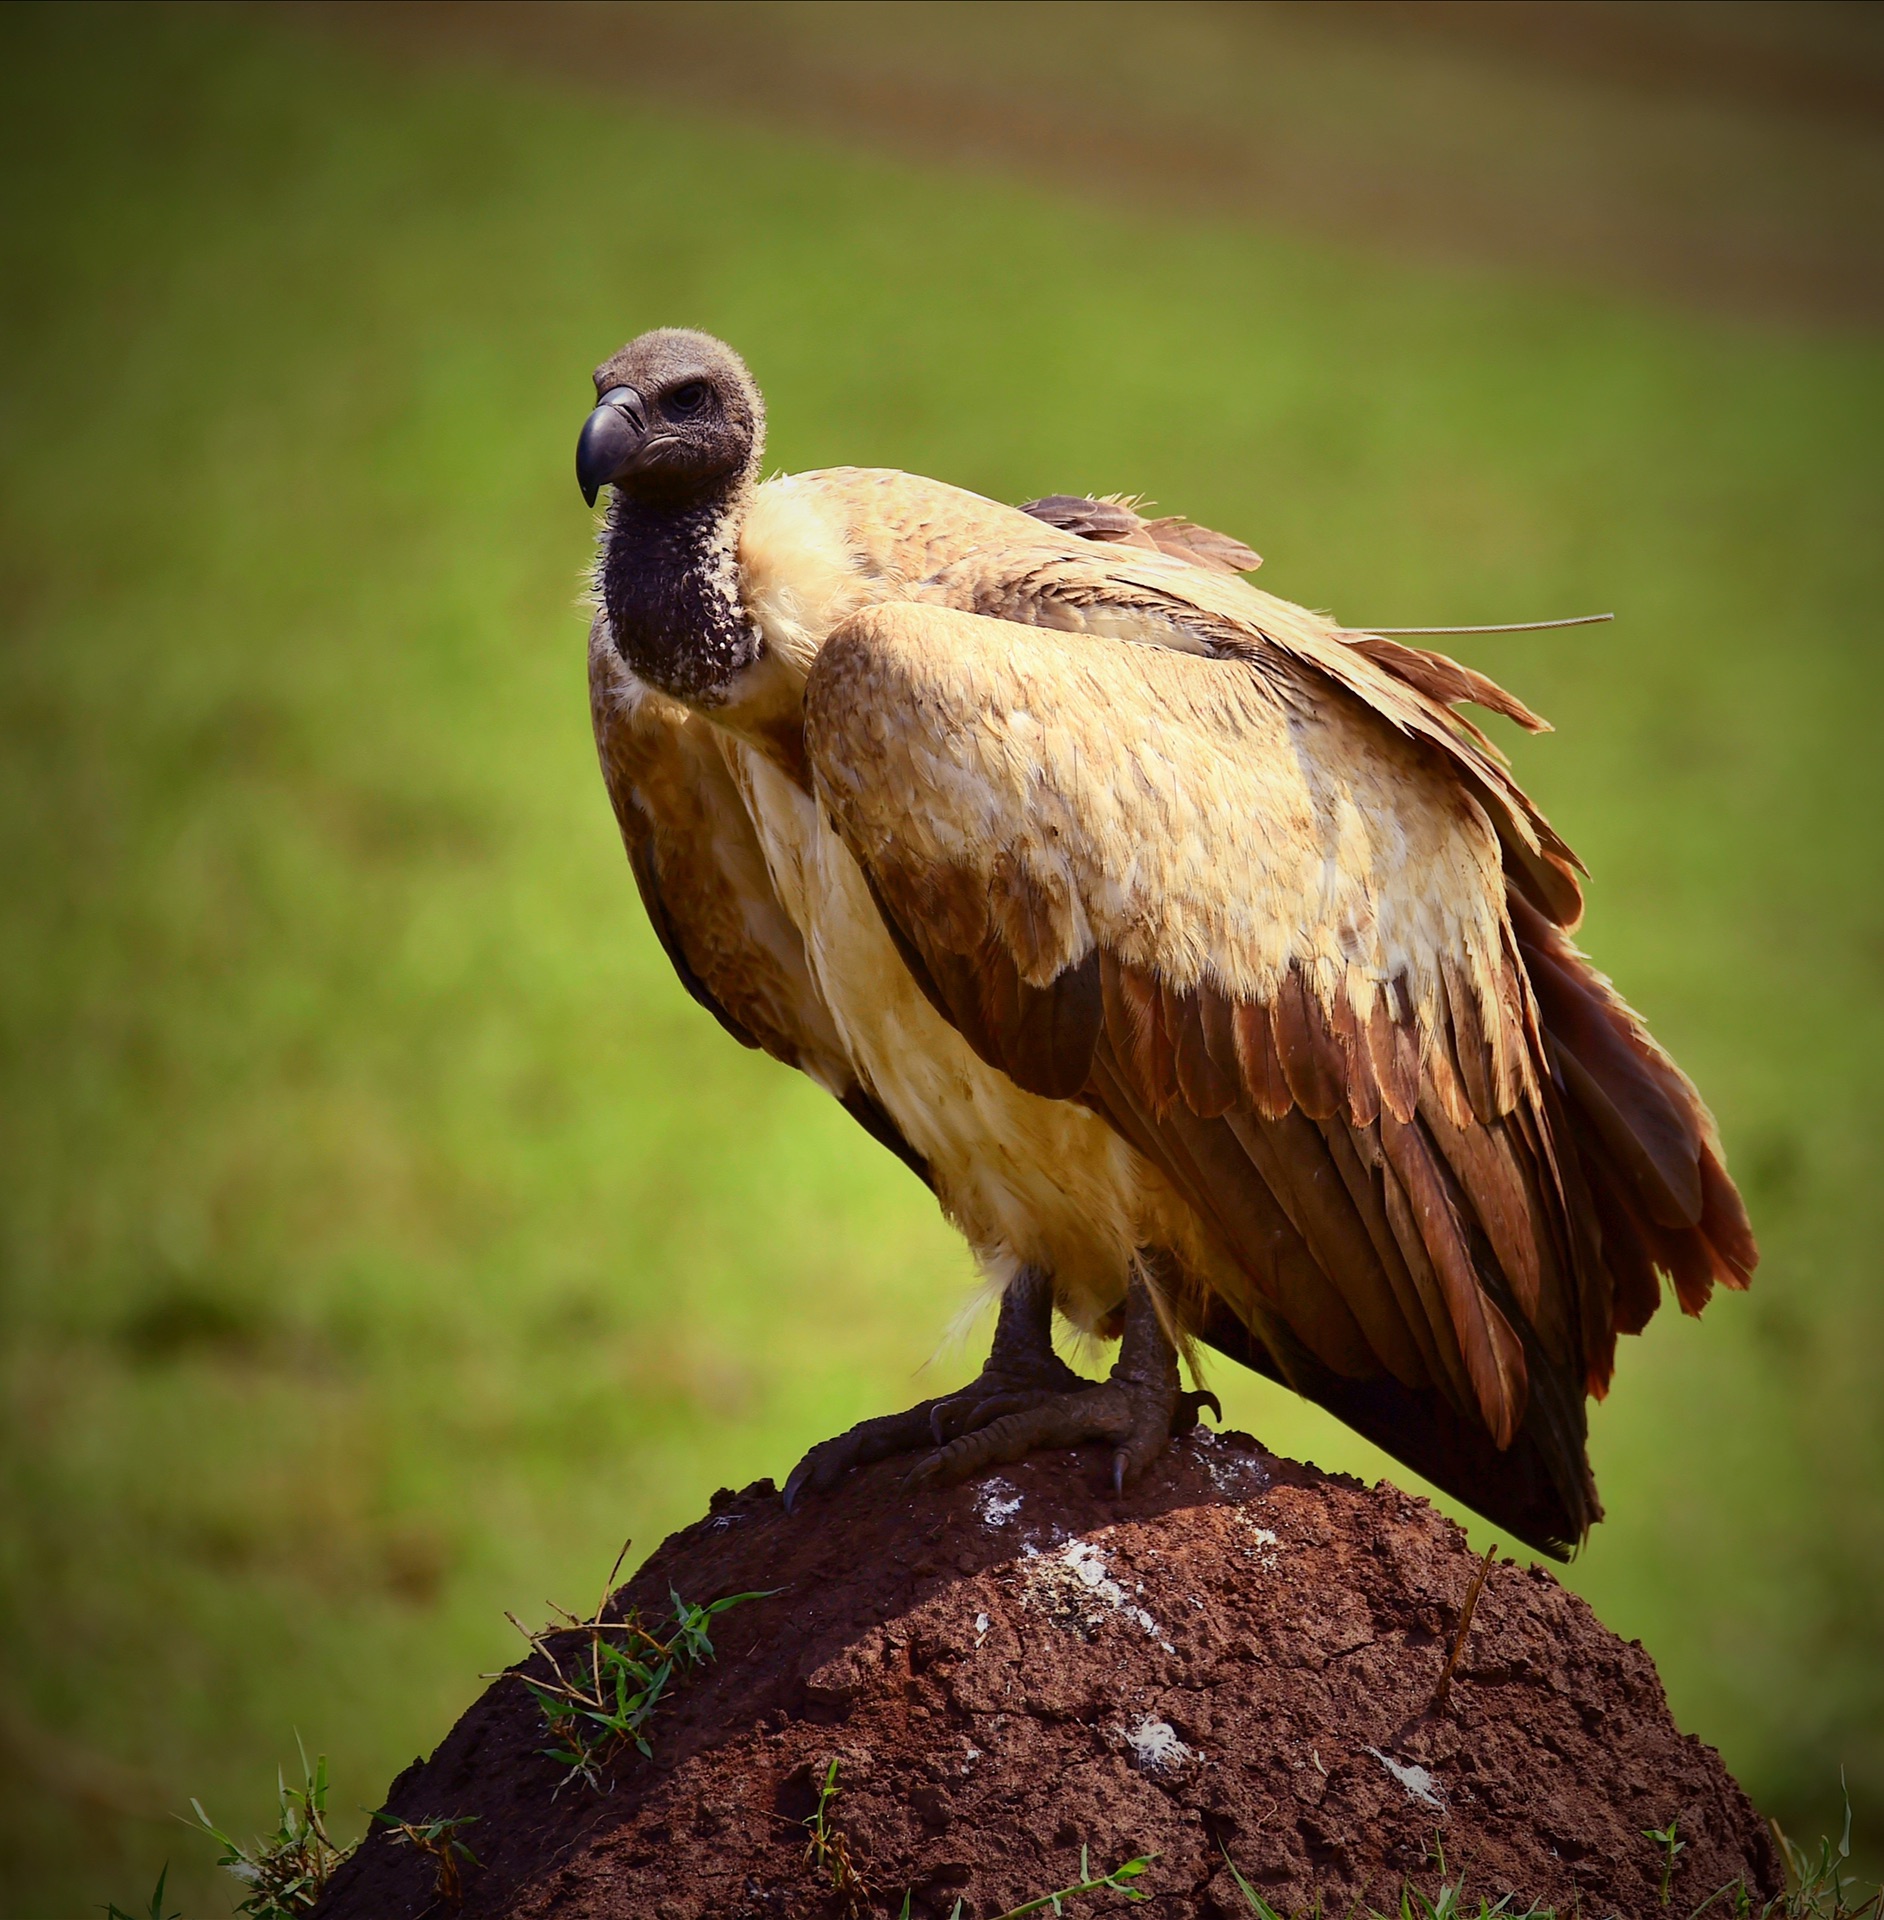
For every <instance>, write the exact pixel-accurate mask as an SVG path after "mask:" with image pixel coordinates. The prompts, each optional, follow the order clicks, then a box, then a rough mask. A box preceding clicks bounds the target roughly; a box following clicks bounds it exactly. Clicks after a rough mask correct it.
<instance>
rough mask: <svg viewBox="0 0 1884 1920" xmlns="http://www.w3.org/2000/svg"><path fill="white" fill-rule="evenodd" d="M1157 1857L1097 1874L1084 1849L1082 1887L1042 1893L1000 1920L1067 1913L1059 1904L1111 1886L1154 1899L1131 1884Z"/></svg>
mask: <svg viewBox="0 0 1884 1920" xmlns="http://www.w3.org/2000/svg"><path fill="white" fill-rule="evenodd" d="M1157 1857H1158V1856H1157V1855H1156V1854H1155V1853H1141V1854H1140V1855H1139V1856H1138V1858H1137V1859H1136V1860H1128V1861H1126V1863H1125V1864H1124V1866H1122V1867H1114V1868H1113V1869H1112V1871H1111V1872H1110V1873H1101V1874H1095V1873H1094V1872H1093V1870H1092V1863H1091V1861H1090V1860H1089V1859H1088V1858H1087V1855H1086V1849H1085V1848H1084V1847H1081V1848H1080V1850H1079V1884H1078V1885H1077V1886H1073V1887H1062V1888H1061V1889H1060V1890H1059V1892H1058V1893H1043V1894H1042V1895H1041V1896H1040V1898H1039V1899H1038V1900H1029V1901H1028V1902H1027V1903H1026V1905H1025V1906H1019V1907H1010V1908H1009V1909H1008V1911H1007V1912H1006V1913H1004V1914H1002V1915H1001V1916H1000V1920H1022V1916H1023V1915H1024V1914H1029V1913H1041V1912H1045V1911H1051V1912H1053V1913H1056V1914H1057V1913H1064V1912H1065V1911H1066V1909H1065V1908H1064V1907H1063V1906H1062V1905H1061V1904H1060V1903H1061V1902H1062V1901H1064V1900H1072V1899H1076V1898H1077V1897H1078V1896H1079V1895H1080V1894H1082V1893H1103V1892H1104V1891H1105V1890H1106V1889H1107V1888H1108V1887H1109V1888H1111V1889H1112V1891H1113V1892H1115V1893H1122V1894H1124V1896H1125V1897H1126V1899H1128V1900H1132V1901H1138V1900H1149V1899H1150V1898H1151V1896H1150V1894H1148V1893H1141V1892H1140V1891H1139V1890H1138V1888H1136V1887H1135V1886H1133V1885H1132V1882H1133V1881H1134V1880H1136V1879H1137V1878H1138V1876H1139V1875H1140V1874H1141V1873H1143V1872H1144V1871H1145V1869H1146V1868H1147V1867H1148V1866H1150V1865H1151V1863H1152V1862H1153V1861H1154V1860H1155V1859H1157ZM961 1910H962V1903H961V1902H960V1901H959V1900H958V1901H956V1903H955V1912H956V1914H959V1913H960V1912H961ZM950 1920H954V1915H951V1916H950Z"/></svg>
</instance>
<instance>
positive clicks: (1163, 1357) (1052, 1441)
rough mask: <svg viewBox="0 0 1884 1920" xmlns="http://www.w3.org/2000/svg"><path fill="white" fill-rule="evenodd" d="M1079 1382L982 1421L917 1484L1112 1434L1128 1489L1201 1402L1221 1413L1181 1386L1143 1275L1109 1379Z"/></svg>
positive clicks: (1117, 1487)
mask: <svg viewBox="0 0 1884 1920" xmlns="http://www.w3.org/2000/svg"><path fill="white" fill-rule="evenodd" d="M1069 1371H1070V1369H1069ZM1073 1380H1074V1384H1073V1385H1072V1386H1070V1387H1064V1388H1060V1389H1058V1390H1055V1391H1049V1392H1042V1393H1034V1394H1029V1395H1027V1396H1026V1397H1025V1400H1024V1401H1023V1403H1022V1404H1019V1405H1016V1406H1014V1407H1013V1408H1012V1410H1011V1411H1005V1412H1002V1413H1001V1414H1000V1416H999V1417H998V1418H994V1419H990V1420H988V1421H986V1423H985V1424H983V1423H977V1425H976V1427H975V1428H974V1430H973V1431H971V1432H965V1433H963V1434H962V1435H961V1436H960V1438H958V1439H954V1440H951V1441H950V1442H949V1443H948V1444H947V1445H946V1446H944V1447H942V1448H940V1449H939V1450H938V1451H936V1452H935V1453H932V1454H931V1455H930V1456H929V1457H928V1459H926V1460H924V1461H923V1462H922V1463H921V1464H920V1465H919V1466H917V1467H916V1469H915V1470H914V1471H913V1472H912V1473H911V1474H910V1476H909V1478H910V1482H911V1484H912V1485H917V1486H920V1485H923V1484H925V1483H927V1482H931V1481H936V1480H943V1481H953V1480H966V1479H969V1478H971V1477H972V1476H973V1475H975V1474H977V1473H980V1472H982V1471H984V1470H985V1469H986V1468H988V1467H994V1466H1005V1465H1007V1464H1008V1463H1009V1462H1011V1461H1014V1460H1020V1459H1023V1458H1024V1457H1025V1456H1026V1455H1028V1454H1030V1453H1040V1452H1045V1451H1048V1450H1051V1449H1054V1448H1059V1447H1077V1446H1082V1445H1084V1444H1085V1443H1086V1442H1088V1441H1092V1440H1109V1441H1110V1442H1111V1443H1112V1485H1113V1489H1114V1491H1115V1492H1116V1491H1122V1490H1123V1489H1124V1487H1125V1485H1126V1483H1127V1482H1128V1481H1130V1480H1133V1479H1135V1478H1136V1477H1137V1476H1138V1475H1139V1474H1140V1473H1142V1472H1143V1471H1144V1469H1145V1468H1146V1467H1147V1466H1149V1465H1150V1464H1151V1462H1152V1461H1153V1460H1155V1459H1156V1458H1157V1457H1158V1455H1159V1454H1161V1453H1162V1452H1163V1451H1164V1450H1165V1448H1166V1447H1167V1446H1168V1445H1169V1444H1170V1443H1171V1441H1172V1440H1173V1439H1174V1438H1175V1437H1176V1436H1177V1435H1178V1434H1181V1433H1189V1432H1190V1430H1191V1429H1192V1428H1193V1427H1194V1426H1196V1424H1197V1416H1198V1412H1199V1410H1200V1409H1201V1408H1204V1407H1208V1408H1210V1410H1211V1412H1212V1413H1213V1414H1215V1415H1216V1417H1217V1418H1218V1419H1219V1420H1221V1419H1222V1418H1223V1409H1222V1408H1221V1407H1220V1406H1219V1405H1218V1402H1217V1396H1216V1395H1215V1394H1214V1393H1211V1392H1209V1391H1207V1390H1206V1391H1200V1392H1196V1393H1186V1392H1185V1391H1183V1389H1181V1388H1180V1387H1179V1385H1178V1364H1177V1350H1176V1349H1175V1348H1174V1347H1173V1346H1172V1344H1171V1342H1170V1341H1169V1340H1168V1339H1167V1338H1166V1337H1165V1331H1164V1328H1163V1327H1162V1326H1161V1325H1160V1324H1159V1322H1158V1311H1157V1308H1156V1307H1155V1306H1154V1305H1153V1304H1152V1298H1151V1291H1150V1289H1149V1288H1148V1287H1147V1286H1146V1285H1145V1283H1144V1281H1143V1280H1142V1279H1140V1278H1139V1277H1138V1276H1137V1275H1134V1276H1133V1278H1132V1283H1131V1289H1130V1291H1129V1292H1128V1293H1127V1295H1126V1300H1125V1334H1124V1338H1123V1339H1122V1340H1121V1341H1120V1342H1119V1358H1118V1363H1117V1365H1116V1366H1114V1367H1113V1369H1112V1373H1111V1376H1110V1378H1108V1379H1106V1380H1101V1381H1085V1380H1080V1379H1079V1377H1078V1376H1077V1375H1074V1376H1073ZM982 1404H983V1407H984V1408H985V1407H986V1406H987V1405H988V1403H987V1402H984V1403H982Z"/></svg>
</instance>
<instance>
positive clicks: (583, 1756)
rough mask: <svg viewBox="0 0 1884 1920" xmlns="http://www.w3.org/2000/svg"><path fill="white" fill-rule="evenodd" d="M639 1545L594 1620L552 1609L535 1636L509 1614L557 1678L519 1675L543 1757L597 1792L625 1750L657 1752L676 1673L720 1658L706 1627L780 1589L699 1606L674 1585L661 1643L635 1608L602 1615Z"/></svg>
mask: <svg viewBox="0 0 1884 1920" xmlns="http://www.w3.org/2000/svg"><path fill="white" fill-rule="evenodd" d="M632 1544H633V1543H632V1542H628V1541H624V1542H623V1544H622V1550H621V1552H620V1553H618V1554H617V1555H616V1556H615V1564H614V1566H613V1567H611V1568H610V1569H609V1575H608V1578H607V1580H605V1581H604V1582H603V1584H602V1597H601V1599H600V1600H598V1601H597V1602H596V1607H595V1611H594V1613H592V1614H590V1615H589V1616H588V1618H587V1619H584V1618H582V1617H581V1616H579V1615H577V1614H573V1613H571V1612H569V1611H568V1609H567V1608H564V1607H555V1606H553V1607H552V1608H551V1611H552V1612H554V1613H556V1614H558V1615H559V1616H560V1618H559V1619H558V1620H557V1621H556V1622H555V1623H554V1624H552V1625H550V1626H547V1627H539V1628H537V1629H536V1630H535V1631H534V1632H533V1631H532V1630H531V1629H530V1628H529V1627H526V1626H525V1625H524V1624H523V1622H522V1621H521V1620H519V1619H518V1618H517V1616H516V1615H515V1614H514V1613H506V1614H505V1616H504V1617H505V1619H507V1620H508V1621H509V1622H510V1624H511V1625H512V1626H513V1627H515V1628H516V1629H517V1631H518V1632H519V1633H520V1634H522V1635H523V1637H524V1639H525V1640H527V1641H528V1642H529V1643H530V1650H531V1652H532V1653H535V1654H539V1655H541V1656H542V1658H543V1660H544V1661H545V1663H546V1664H547V1665H548V1667H549V1670H550V1674H551V1676H552V1677H551V1678H549V1679H547V1680H533V1679H531V1678H530V1676H529V1675H528V1674H519V1675H518V1678H519V1679H520V1680H522V1682H523V1684H524V1685H525V1686H526V1687H528V1688H529V1690H530V1694H531V1697H532V1698H533V1699H534V1700H535V1701H536V1704H537V1707H538V1709H539V1710H540V1711H541V1713H542V1715H543V1724H544V1726H545V1728H546V1729H547V1730H548V1732H549V1734H550V1737H551V1739H552V1740H553V1741H554V1742H555V1743H556V1744H555V1745H554V1746H549V1747H545V1748H543V1749H542V1752H543V1753H544V1754H545V1755H546V1756H547V1757H548V1758H549V1759H551V1760H554V1761H556V1762H557V1763H558V1764H559V1765H561V1766H564V1767H567V1768H568V1769H569V1772H568V1775H567V1779H569V1780H582V1781H584V1782H586V1783H587V1784H588V1785H589V1786H590V1787H593V1788H594V1789H595V1790H596V1791H597V1792H598V1793H599V1792H600V1791H601V1790H602V1769H603V1768H604V1767H605V1766H607V1765H608V1763H609V1762H610V1761H611V1760H613V1759H614V1758H615V1756H616V1755H617V1754H618V1753H620V1752H621V1750H622V1749H623V1748H624V1747H627V1746H633V1747H635V1748H636V1749H637V1750H638V1751H639V1752H640V1753H641V1754H642V1755H643V1756H644V1757H646V1756H651V1755H652V1754H653V1752H654V1748H653V1745H652V1743H651V1742H650V1741H649V1739H648V1723H649V1722H650V1721H651V1720H652V1719H653V1718H654V1713H655V1709H656V1708H657V1707H658V1706H659V1705H660V1703H661V1699H662V1696H663V1695H664V1694H665V1693H666V1692H667V1689H668V1686H669V1684H670V1683H671V1682H672V1681H673V1678H674V1676H675V1675H676V1674H682V1675H685V1674H689V1673H691V1672H692V1671H693V1670H694V1668H695V1667H697V1666H699V1665H701V1664H702V1663H703V1662H705V1661H708V1660H711V1659H712V1658H713V1641H712V1639H711V1637H710V1636H709V1634H708V1632H707V1628H708V1626H709V1624H710V1623H711V1621H712V1620H713V1618H714V1616H715V1615H717V1614H721V1613H724V1612H725V1611H726V1610H727V1608H728V1607H737V1606H739V1605H741V1604H742V1603H743V1602H745V1601H747V1600H764V1599H767V1598H769V1597H770V1595H771V1594H773V1593H776V1592H777V1591H778V1589H777V1588H776V1587H773V1588H768V1589H766V1590H765V1591H764V1592H761V1593H729V1594H727V1595H726V1596H725V1597H724V1598H723V1599H720V1600H715V1601H713V1602H712V1603H711V1605H709V1606H704V1607H698V1606H692V1605H690V1604H689V1603H688V1602H686V1601H685V1600H683V1599H682V1598H681V1597H680V1595H679V1594H678V1593H674V1592H673V1591H672V1589H671V1588H670V1589H669V1596H670V1598H671V1599H672V1601H673V1603H674V1627H673V1631H672V1632H671V1633H669V1634H668V1636H667V1637H666V1638H665V1639H662V1638H660V1637H659V1636H658V1635H655V1634H652V1633H650V1632H649V1631H648V1630H647V1628H646V1627H645V1626H643V1624H642V1622H641V1618H640V1616H639V1614H637V1613H635V1612H633V1611H632V1610H631V1611H630V1612H628V1613H627V1614H625V1615H624V1616H623V1617H622V1618H621V1619H619V1620H605V1619H603V1617H602V1616H603V1614H604V1613H605V1612H606V1611H607V1608H608V1599H609V1595H610V1594H611V1593H612V1592H613V1591H614V1586H615V1577H616V1575H617V1574H619V1573H620V1572H621V1563H622V1562H623V1561H624V1560H626V1559H627V1557H628V1548H629V1546H630V1545H632ZM568 1634H574V1635H576V1636H578V1645H577V1647H576V1649H575V1651H574V1653H573V1655H572V1654H571V1653H570V1652H569V1651H568V1650H567V1649H565V1651H564V1655H563V1657H561V1658H559V1657H558V1655H557V1652H556V1649H555V1647H554V1646H553V1645H552V1642H554V1641H557V1640H560V1639H562V1638H563V1637H564V1636H565V1635H568ZM483 1677H484V1678H485V1679H487V1680H498V1679H501V1678H502V1677H503V1676H502V1675H501V1674H494V1673H491V1674H486V1675H484V1676H483ZM565 1784H566V1782H565ZM557 1791H558V1792H561V1791H562V1788H561V1787H560V1786H559V1787H558V1788H557Z"/></svg>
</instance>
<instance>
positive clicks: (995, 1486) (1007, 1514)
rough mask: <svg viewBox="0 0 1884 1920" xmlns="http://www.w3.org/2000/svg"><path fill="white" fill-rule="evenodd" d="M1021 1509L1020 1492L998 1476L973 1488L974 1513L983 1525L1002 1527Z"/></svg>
mask: <svg viewBox="0 0 1884 1920" xmlns="http://www.w3.org/2000/svg"><path fill="white" fill-rule="evenodd" d="M1020 1510H1021V1492H1020V1489H1019V1488H1018V1487H1016V1486H1013V1485H1010V1483H1009V1482H1007V1481H1006V1480H1002V1479H999V1478H996V1479H993V1480H984V1481H983V1482H982V1483H981V1485H980V1486H978V1487H977V1488H976V1489H975V1513H976V1515H977V1516H978V1517H979V1519H980V1521H981V1524H982V1525H983V1526H984V1527H1004V1526H1006V1525H1007V1523H1008V1522H1009V1521H1010V1520H1012V1519H1013V1517H1014V1516H1015V1515H1016V1514H1017V1513H1019V1512H1020Z"/></svg>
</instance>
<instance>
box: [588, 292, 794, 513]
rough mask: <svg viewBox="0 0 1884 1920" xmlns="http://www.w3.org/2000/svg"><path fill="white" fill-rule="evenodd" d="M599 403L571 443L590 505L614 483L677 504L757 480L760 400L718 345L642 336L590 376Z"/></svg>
mask: <svg viewBox="0 0 1884 1920" xmlns="http://www.w3.org/2000/svg"><path fill="white" fill-rule="evenodd" d="M595 391H596V396H597V398H596V406H595V411H594V412H593V413H591V414H590V415H589V417H588V419H587V420H586V421H585V422H584V423H583V428H582V434H581V437H580V438H579V439H578V440H577V442H576V482H577V484H578V485H579V486H580V487H581V488H582V497H583V499H584V500H586V501H587V502H588V503H589V505H590V506H594V504H595V499H596V495H597V494H598V493H600V491H601V490H602V488H603V487H605V486H609V487H613V488H614V489H615V491H616V494H617V496H621V495H626V496H628V497H629V498H631V499H634V500H637V501H639V502H641V503H643V504H645V505H647V506H650V507H656V508H660V507H667V508H684V507H686V506H688V505H691V504H693V503H695V502H698V501H702V500H705V499H707V498H710V497H712V496H715V495H724V494H726V493H728V492H730V491H733V490H736V489H739V488H741V487H743V486H744V485H746V484H749V483H750V482H751V481H752V480H753V479H754V478H756V476H757V474H758V470H759V461H760V458H761V456H762V454H763V453H764V450H765V402H764V400H763V399H762V398H761V397H760V394H759V388H758V385H757V383H756V382H755V381H754V380H753V377H752V375H751V374H750V373H748V372H747V371H746V363H745V362H744V361H743V360H742V359H740V357H739V355H738V354H736V353H735V352H734V351H733V350H732V348H731V347H729V346H727V345H726V343H725V342H724V341H722V340H716V339H714V338H713V336H712V335H711V334H710V333H695V332H694V331H692V330H691V329H690V328H686V327H659V328H656V329H655V330H654V331H653V332H652V333H644V334H641V335H640V336H638V337H637V338H636V339H633V340H630V341H629V342H628V344H627V345H626V346H625V347H623V348H622V349H621V351H620V352H619V353H617V354H614V355H613V356H612V357H611V358H609V359H607V360H605V361H604V362H603V363H602V364H601V366H599V367H598V368H596V370H595Z"/></svg>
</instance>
